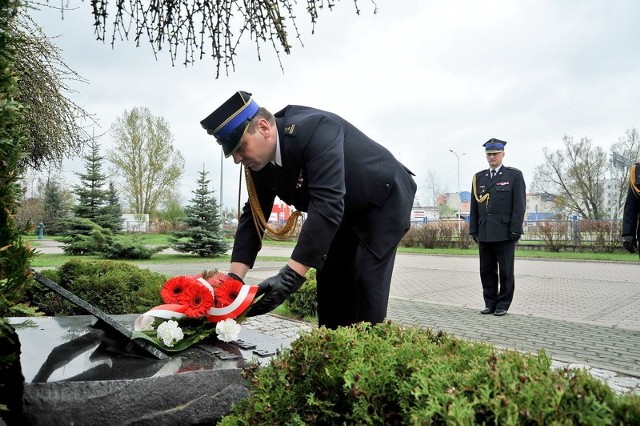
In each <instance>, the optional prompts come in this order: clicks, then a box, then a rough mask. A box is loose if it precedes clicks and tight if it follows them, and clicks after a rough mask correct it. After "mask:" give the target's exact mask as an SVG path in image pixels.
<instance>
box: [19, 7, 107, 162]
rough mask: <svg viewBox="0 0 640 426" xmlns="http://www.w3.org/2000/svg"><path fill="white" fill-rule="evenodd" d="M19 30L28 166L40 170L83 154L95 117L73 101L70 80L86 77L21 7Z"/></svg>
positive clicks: (74, 80) (21, 85)
mask: <svg viewBox="0 0 640 426" xmlns="http://www.w3.org/2000/svg"><path fill="white" fill-rule="evenodd" d="M12 25H13V26H14V28H13V30H14V31H15V33H16V34H17V35H18V37H17V39H16V42H17V45H18V47H17V49H16V52H17V53H16V56H15V67H16V68H15V69H16V73H17V75H18V80H19V94H18V96H17V100H18V101H19V102H20V103H21V104H22V105H24V106H25V107H26V113H25V123H26V124H27V126H26V127H27V133H28V143H27V147H26V156H25V159H24V162H25V165H26V166H28V167H31V168H33V169H36V170H41V169H42V167H43V166H45V165H47V164H49V163H54V164H56V165H58V166H59V165H60V163H61V162H62V160H63V159H64V158H68V157H72V156H76V155H79V154H80V153H81V150H82V147H83V146H84V145H85V144H86V143H87V142H88V141H90V140H91V139H92V136H91V135H89V134H88V133H87V131H86V126H90V125H93V124H95V123H96V122H95V120H94V118H93V117H92V116H91V115H90V114H89V113H87V112H86V111H85V110H84V109H83V108H82V107H81V106H79V105H77V104H76V103H74V102H73V101H71V100H70V99H69V98H68V97H66V95H67V94H69V93H72V92H73V90H71V88H70V86H69V83H70V82H82V83H86V81H85V80H84V79H83V78H82V77H81V76H80V75H79V74H78V73H76V72H75V71H73V70H72V69H70V68H69V67H68V66H67V65H66V64H65V62H64V61H63V59H62V56H61V53H60V49H58V48H57V47H56V46H54V45H53V44H52V43H51V41H50V40H49V39H48V38H47V37H46V36H45V35H44V33H43V32H42V29H41V28H40V27H39V26H38V25H37V24H36V23H35V22H33V20H32V19H31V18H30V17H29V16H28V15H27V13H26V10H25V9H21V10H20V13H19V14H18V17H17V19H16V20H14V21H13V22H12Z"/></svg>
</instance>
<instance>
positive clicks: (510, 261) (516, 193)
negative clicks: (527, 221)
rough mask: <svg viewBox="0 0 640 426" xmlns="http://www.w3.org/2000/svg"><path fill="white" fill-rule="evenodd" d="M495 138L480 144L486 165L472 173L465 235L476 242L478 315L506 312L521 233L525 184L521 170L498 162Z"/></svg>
mask: <svg viewBox="0 0 640 426" xmlns="http://www.w3.org/2000/svg"><path fill="white" fill-rule="evenodd" d="M506 144H507V143H506V142H505V141H501V140H499V139H490V140H488V141H487V142H485V143H484V145H483V146H484V147H485V153H486V156H487V162H488V163H489V168H488V169H485V170H481V171H480V172H478V173H476V174H475V175H474V176H473V183H472V189H471V190H472V194H473V196H472V197H471V214H470V221H469V235H471V237H472V238H473V240H474V241H475V242H477V243H478V248H479V252H480V280H481V281H482V295H483V297H484V305H485V307H484V309H483V310H482V311H480V313H482V314H494V315H497V316H502V315H506V313H507V311H508V310H509V306H511V301H512V300H513V291H514V287H515V279H514V273H513V266H514V259H515V249H516V242H517V241H518V240H519V239H520V236H521V235H522V224H523V222H524V213H525V205H526V201H527V195H526V192H527V190H526V185H525V183H524V178H523V177H522V172H521V171H520V170H518V169H515V168H513V167H507V166H503V165H502V160H503V159H504V146H505V145H506Z"/></svg>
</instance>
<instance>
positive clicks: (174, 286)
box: [160, 275, 195, 303]
mask: <svg viewBox="0 0 640 426" xmlns="http://www.w3.org/2000/svg"><path fill="white" fill-rule="evenodd" d="M194 281H195V278H193V277H186V276H184V275H181V276H179V277H174V278H171V279H170V280H168V281H167V282H166V283H164V285H163V286H162V289H161V290H160V297H162V300H163V301H164V303H180V300H181V299H182V293H184V291H185V290H186V288H187V287H190V286H193V285H194V284H195V283H194Z"/></svg>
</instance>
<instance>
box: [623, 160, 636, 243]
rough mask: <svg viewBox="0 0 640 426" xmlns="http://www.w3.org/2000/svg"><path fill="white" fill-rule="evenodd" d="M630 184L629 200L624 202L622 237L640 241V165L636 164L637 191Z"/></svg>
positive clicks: (630, 183)
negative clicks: (639, 224)
mask: <svg viewBox="0 0 640 426" xmlns="http://www.w3.org/2000/svg"><path fill="white" fill-rule="evenodd" d="M631 177H632V176H630V182H629V189H628V191H627V198H626V200H625V202H624V212H623V214H622V236H623V237H626V236H632V237H634V238H635V239H636V240H638V239H640V231H639V230H638V221H639V217H638V215H640V195H638V193H640V163H637V164H636V167H635V176H633V177H634V179H633V180H634V181H635V184H636V191H637V192H636V191H634V190H633V188H632V186H631V185H632V182H631V180H632V179H631Z"/></svg>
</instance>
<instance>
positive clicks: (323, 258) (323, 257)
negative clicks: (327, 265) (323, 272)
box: [320, 254, 327, 262]
mask: <svg viewBox="0 0 640 426" xmlns="http://www.w3.org/2000/svg"><path fill="white" fill-rule="evenodd" d="M320 260H322V261H323V262H324V261H325V260H327V255H326V254H323V255H322V256H321V257H320Z"/></svg>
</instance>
